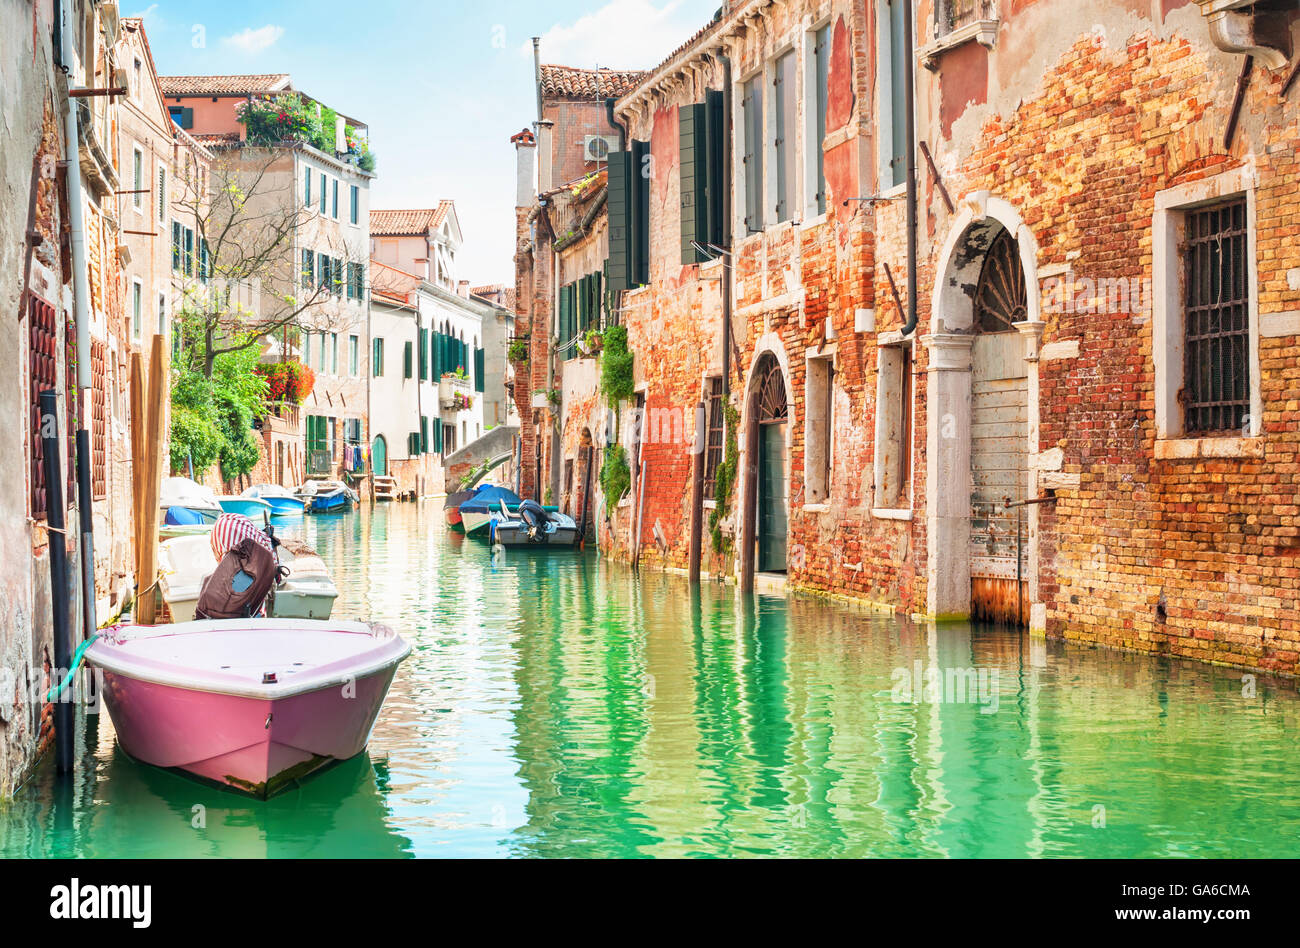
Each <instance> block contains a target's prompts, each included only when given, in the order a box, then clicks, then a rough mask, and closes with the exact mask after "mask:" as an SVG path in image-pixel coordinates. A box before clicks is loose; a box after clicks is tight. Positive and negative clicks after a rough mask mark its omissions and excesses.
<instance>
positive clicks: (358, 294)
mask: <svg viewBox="0 0 1300 948" xmlns="http://www.w3.org/2000/svg"><path fill="white" fill-rule="evenodd" d="M365 298H366V270H365V267H363V266H362V265H361V264H359V263H349V264H348V299H350V300H364V299H365Z"/></svg>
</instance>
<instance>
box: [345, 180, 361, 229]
mask: <svg viewBox="0 0 1300 948" xmlns="http://www.w3.org/2000/svg"><path fill="white" fill-rule="evenodd" d="M350 191H351V193H350V196H349V204H350V208H349V211H348V219H349V220H350V221H351V222H352V223H354V224H356V223H359V222H360V218H361V189H360V188H358V187H357V186H356V185H355V184H354V185H352V187H351V189H350Z"/></svg>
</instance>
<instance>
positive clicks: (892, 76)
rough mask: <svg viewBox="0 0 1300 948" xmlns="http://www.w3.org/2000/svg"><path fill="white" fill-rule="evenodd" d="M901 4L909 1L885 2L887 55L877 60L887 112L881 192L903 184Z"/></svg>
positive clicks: (905, 64) (908, 50) (907, 61)
mask: <svg viewBox="0 0 1300 948" xmlns="http://www.w3.org/2000/svg"><path fill="white" fill-rule="evenodd" d="M904 2H909V0H886V3H887V5H888V7H889V38H888V43H889V49H888V51H887V53H888V54H887V55H886V56H882V57H881V61H882V62H887V63H888V64H889V75H888V97H886V96H885V93H884V89H883V88H882V91H881V99H882V101H881V106H882V109H883V107H885V106H886V105H887V106H888V110H889V134H888V142H889V150H888V156H889V157H888V166H887V168H885V169H883V171H884V173H883V174H882V182H883V187H885V188H892V187H896V186H898V185H900V184H903V183H904V182H905V181H906V180H907V97H906V95H905V92H906V90H905V89H904V82H905V81H906V78H907V74H906V70H908V69H911V68H912V58H911V55H912V38H911V37H910V36H907V35H906V34H907V30H906V24H905V23H904V21H903V14H904V10H903V3H904ZM883 78H884V77H882V79H883ZM882 86H883V83H882ZM882 118H883V116H882ZM880 124H881V126H882V127H883V126H884V124H885V123H884V122H883V121H882V122H881V123H880Z"/></svg>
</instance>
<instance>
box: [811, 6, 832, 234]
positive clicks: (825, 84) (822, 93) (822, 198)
mask: <svg viewBox="0 0 1300 948" xmlns="http://www.w3.org/2000/svg"><path fill="white" fill-rule="evenodd" d="M812 60H813V61H812V73H811V79H812V95H811V96H810V97H809V105H810V111H811V112H812V118H811V120H810V121H809V131H810V135H809V138H810V139H811V141H810V142H809V147H808V151H809V152H811V156H812V160H811V161H810V162H809V163H808V167H809V168H816V169H817V175H816V177H815V178H813V180H812V182H811V184H810V186H811V187H815V188H816V191H815V192H814V193H813V195H812V201H811V202H809V203H810V204H814V205H815V206H816V208H817V213H818V214H825V213H826V152H825V151H823V149H822V143H823V142H824V141H825V140H826V109H827V106H828V97H829V83H830V61H831V28H830V24H827V25H826V26H823V27H822V28H821V29H819V30H816V31H815V32H814V33H813V34H812Z"/></svg>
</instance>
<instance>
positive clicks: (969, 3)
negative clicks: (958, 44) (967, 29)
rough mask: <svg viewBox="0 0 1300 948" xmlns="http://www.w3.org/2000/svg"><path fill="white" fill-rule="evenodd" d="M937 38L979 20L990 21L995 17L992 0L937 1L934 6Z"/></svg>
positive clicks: (995, 12) (995, 11)
mask: <svg viewBox="0 0 1300 948" xmlns="http://www.w3.org/2000/svg"><path fill="white" fill-rule="evenodd" d="M935 16H936V17H937V20H938V23H937V26H938V30H937V33H938V35H939V36H946V35H947V34H949V33H951V32H953V31H954V30H959V29H961V28H962V27H963V26H968V25H970V24H971V23H975V22H977V21H979V20H992V19H995V18H996V16H997V10H996V7H995V6H994V3H993V0H939V3H938V4H937V5H936V6H935Z"/></svg>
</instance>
